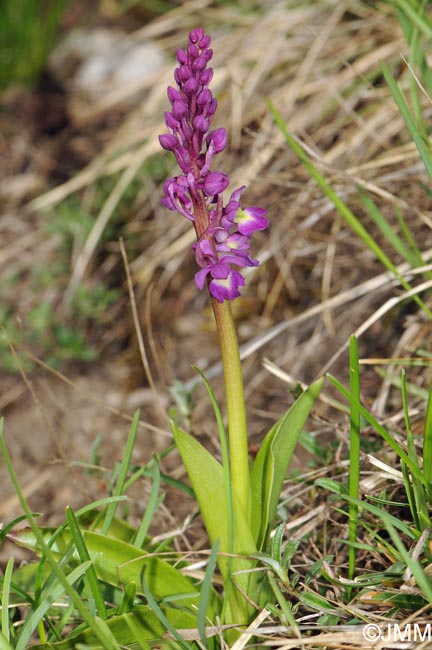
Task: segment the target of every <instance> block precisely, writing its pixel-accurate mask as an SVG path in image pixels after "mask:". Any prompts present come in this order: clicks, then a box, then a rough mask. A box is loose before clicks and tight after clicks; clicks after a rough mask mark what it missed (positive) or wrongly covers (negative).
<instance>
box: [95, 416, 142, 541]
mask: <svg viewBox="0 0 432 650" xmlns="http://www.w3.org/2000/svg"><path fill="white" fill-rule="evenodd" d="M139 418H140V412H139V411H136V413H135V415H134V418H133V420H132V424H131V427H130V430H129V435H128V439H127V443H126V448H125V452H124V455H123V460H122V463H121V466H120V472H119V475H118V479H117V483H116V486H115V489H114V495H113V496H115V497H119V496H120V495H121V494H122V493H123V490H124V484H125V482H126V476H127V472H128V469H129V465H130V461H131V458H132V452H133V448H134V446H135V440H136V435H137V431H138V424H139ZM116 510H117V502H116V501H115V502H113V503H111V504H110V505H109V506H108V508H107V511H106V515H105V520H104V523H103V526H102V532H103V533H104V534H105V535H106V534H107V532H108V531H109V529H110V526H111V524H112V520H113V519H114V515H115V513H116Z"/></svg>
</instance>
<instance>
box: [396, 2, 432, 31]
mask: <svg viewBox="0 0 432 650" xmlns="http://www.w3.org/2000/svg"><path fill="white" fill-rule="evenodd" d="M397 4H398V7H399V8H400V9H402V11H404V13H405V14H406V15H407V16H408V18H409V19H410V20H411V21H412V23H413V24H414V25H416V27H418V29H419V31H420V32H421V33H422V34H423V35H424V36H426V38H427V39H429V40H430V39H432V25H431V22H430V19H428V17H427V16H425V15H422V13H421V12H420V11H419V10H418V8H417V7H415V6H413V4H412V3H411V2H409V1H408V0H397Z"/></svg>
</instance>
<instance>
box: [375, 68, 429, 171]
mask: <svg viewBox="0 0 432 650" xmlns="http://www.w3.org/2000/svg"><path fill="white" fill-rule="evenodd" d="M381 69H382V71H383V75H384V78H385V80H386V82H387V85H388V86H389V88H390V91H391V94H392V95H393V99H394V100H395V102H396V104H397V107H398V109H399V111H400V113H401V115H402V117H403V119H404V122H405V124H406V126H407V129H408V131H409V134H410V136H411V138H412V139H413V141H414V142H415V145H416V147H417V150H418V152H419V154H420V157H421V159H422V161H423V164H424V166H425V168H426V171H427V173H428V174H429V176H430V177H431V178H432V157H431V154H430V145H429V143H428V144H426V143H425V141H424V140H423V138H422V137H421V135H420V133H419V129H418V128H417V126H416V124H415V122H414V120H413V118H412V116H411V113H410V109H409V106H408V104H407V101H406V99H405V97H404V95H403V93H402V91H401V89H400V87H399V84H398V83H397V82H396V81H395V80H394V79H393V75H392V74H391V72H390V70H389V69H388V67H387V66H386V65H385V63H381Z"/></svg>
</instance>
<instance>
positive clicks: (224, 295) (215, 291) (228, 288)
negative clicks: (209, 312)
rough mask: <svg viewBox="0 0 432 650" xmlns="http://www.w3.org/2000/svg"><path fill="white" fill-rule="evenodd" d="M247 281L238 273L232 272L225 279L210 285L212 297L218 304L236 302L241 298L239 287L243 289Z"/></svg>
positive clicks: (215, 280) (214, 281) (217, 280)
mask: <svg viewBox="0 0 432 650" xmlns="http://www.w3.org/2000/svg"><path fill="white" fill-rule="evenodd" d="M244 284H245V280H244V278H243V276H242V275H240V273H239V272H238V271H231V272H230V274H229V275H228V277H227V278H225V279H213V280H211V282H210V284H209V289H210V293H211V295H212V296H213V297H214V298H216V300H217V301H218V302H223V301H224V300H234V298H238V297H239V296H240V291H239V290H238V288H239V287H243V286H244Z"/></svg>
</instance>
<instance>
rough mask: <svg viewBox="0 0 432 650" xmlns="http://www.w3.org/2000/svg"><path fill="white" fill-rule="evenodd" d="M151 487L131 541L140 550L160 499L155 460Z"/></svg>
mask: <svg viewBox="0 0 432 650" xmlns="http://www.w3.org/2000/svg"><path fill="white" fill-rule="evenodd" d="M152 478H153V481H152V487H151V491H150V496H149V500H148V503H147V507H146V509H145V513H144V517H143V518H142V521H141V524H140V526H139V528H138V530H137V533H136V536H135V539H134V541H133V544H134V546H137V547H138V548H142V547H143V546H144V543H145V539H146V536H147V533H148V529H149V528H150V524H151V522H152V519H153V515H154V514H155V512H156V510H157V509H158V508H159V506H160V498H159V497H158V493H159V488H160V479H161V476H160V470H159V463H158V461H157V459H156V458H154V459H153V471H152Z"/></svg>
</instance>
